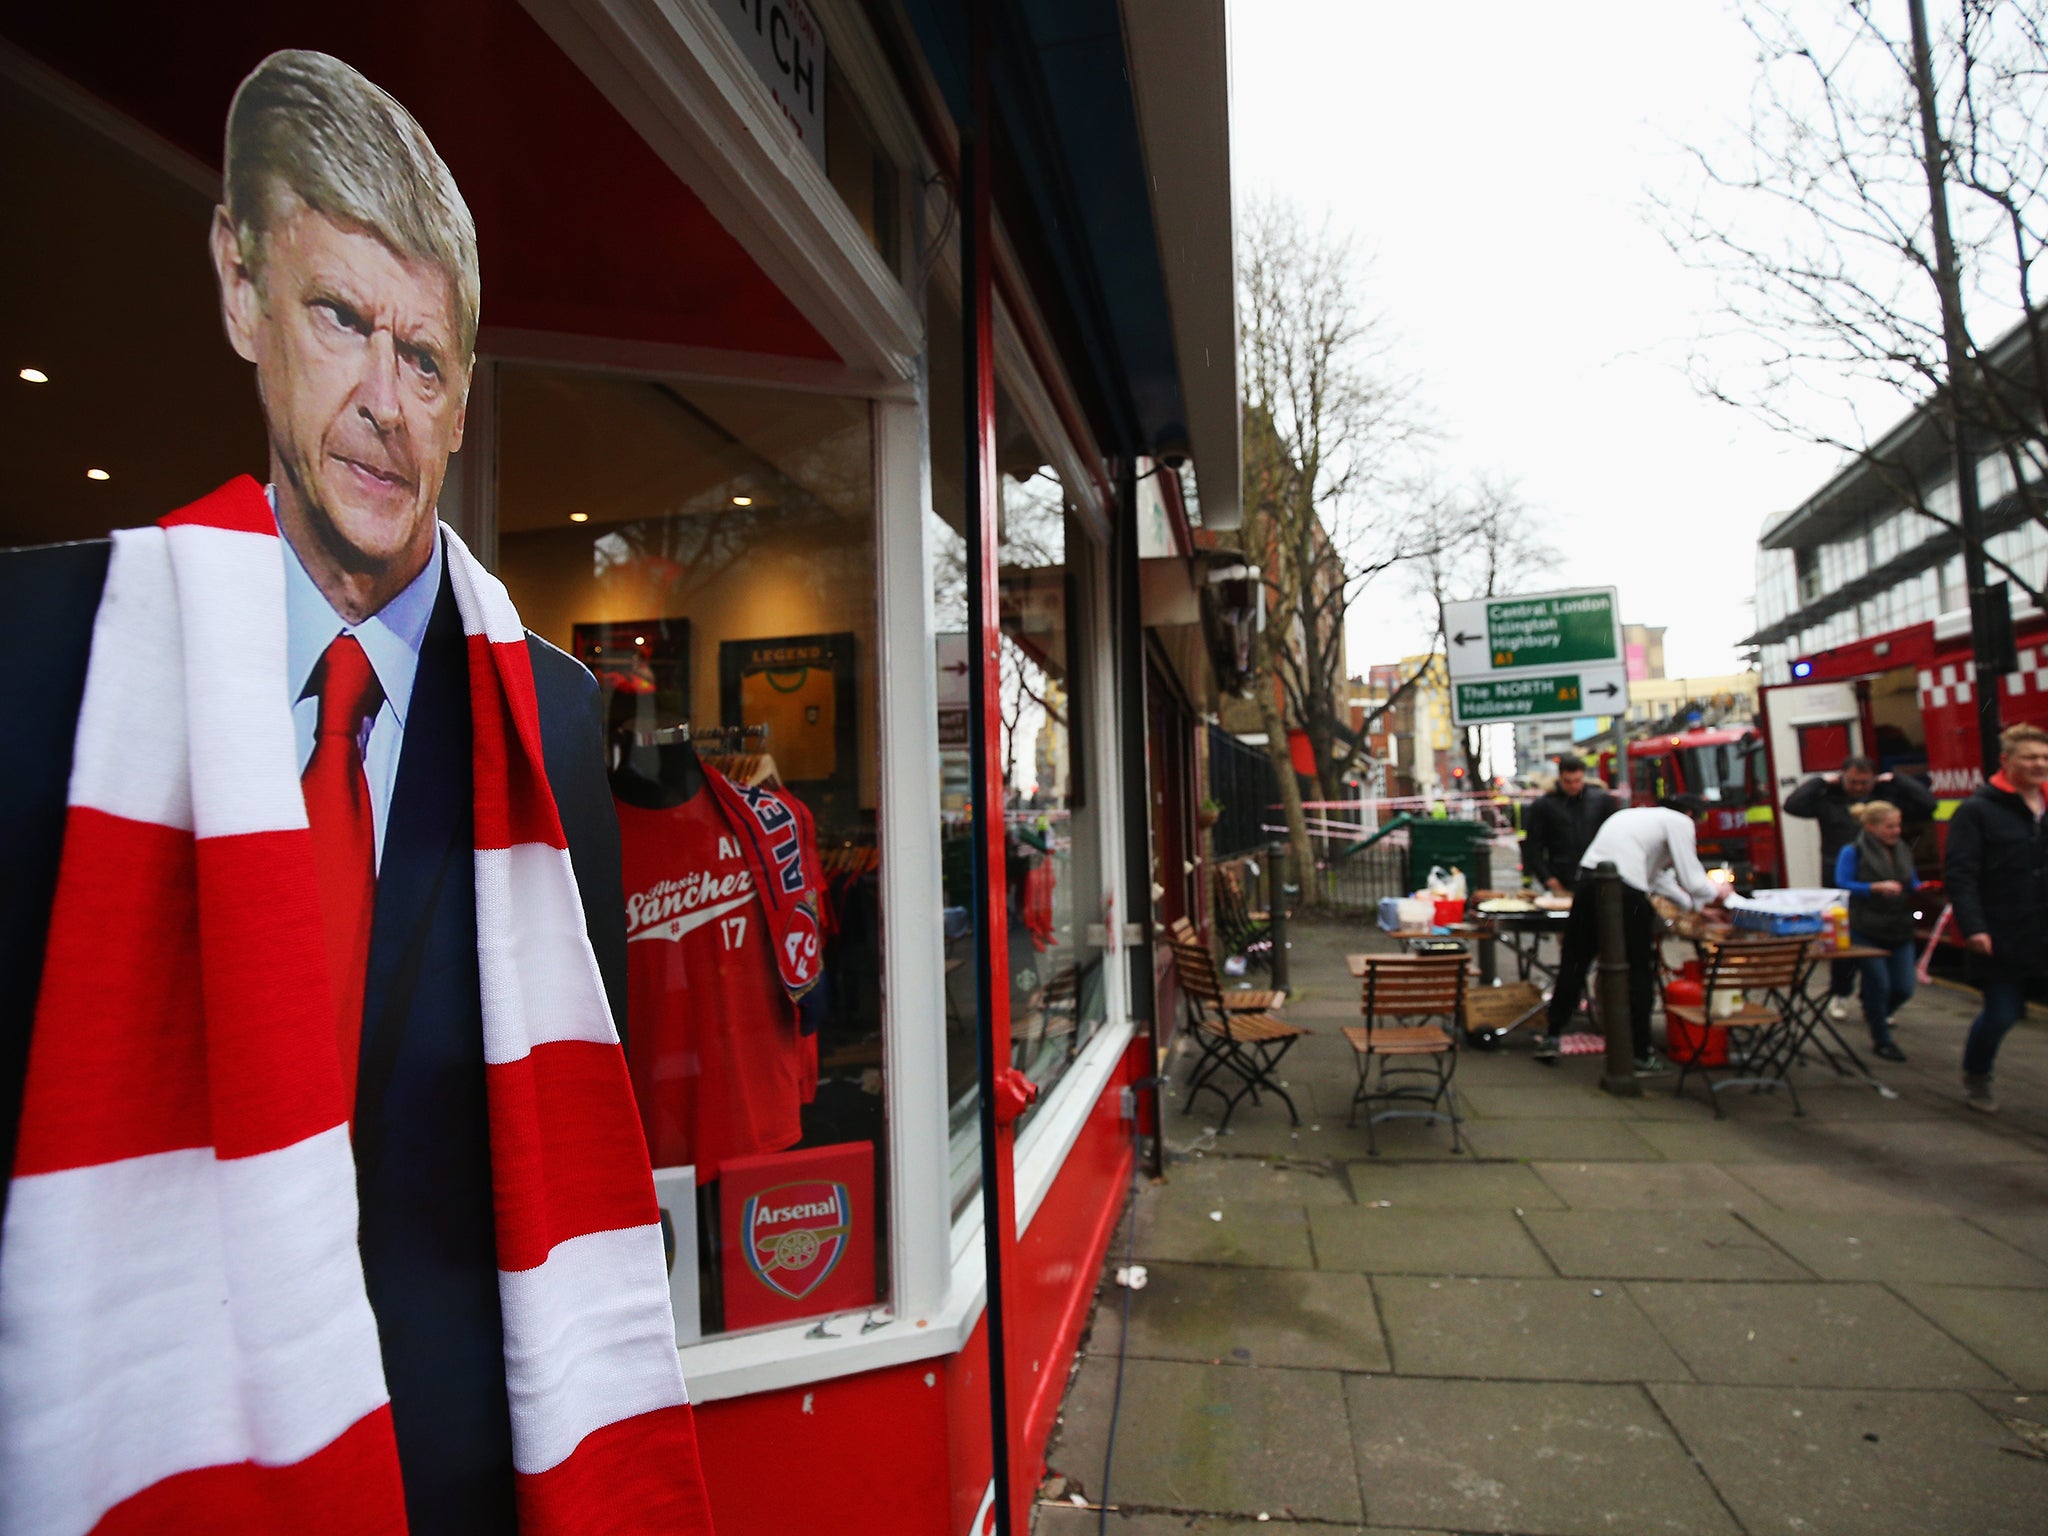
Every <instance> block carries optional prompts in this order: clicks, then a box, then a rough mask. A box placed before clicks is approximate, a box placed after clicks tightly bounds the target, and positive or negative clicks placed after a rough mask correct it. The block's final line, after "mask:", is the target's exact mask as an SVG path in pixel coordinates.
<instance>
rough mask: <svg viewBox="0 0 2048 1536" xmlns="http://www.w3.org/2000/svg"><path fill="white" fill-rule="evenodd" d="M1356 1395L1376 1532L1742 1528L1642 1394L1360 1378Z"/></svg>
mask: <svg viewBox="0 0 2048 1536" xmlns="http://www.w3.org/2000/svg"><path fill="white" fill-rule="evenodd" d="M1345 1393H1346V1396H1347V1397H1348V1398H1349V1400H1350V1405H1351V1425H1352V1435H1353V1438H1354V1439H1355V1441H1356V1443H1357V1447H1358V1470H1359V1478H1360V1480H1361V1481H1362V1482H1363V1483H1364V1485H1365V1488H1366V1509H1367V1514H1368V1515H1369V1516H1370V1518H1371V1520H1372V1522H1373V1528H1374V1529H1375V1530H1377V1529H1378V1528H1379V1527H1381V1526H1382V1525H1406V1526H1413V1527H1420V1528H1424V1529H1430V1530H1454V1531H1512V1532H1520V1533H1525V1536H1620V1533H1624V1532H1625V1533H1628V1536H1650V1533H1658V1536H1733V1533H1734V1532H1735V1531H1736V1529H1737V1527H1736V1525H1735V1522H1734V1521H1733V1520H1732V1519H1730V1518H1729V1515H1728V1511H1727V1510H1726V1509H1725V1508H1724V1507H1723V1506H1722V1504H1721V1501H1720V1500H1719V1499H1718V1498H1717V1497H1716V1496H1715V1494H1714V1490H1713V1488H1712V1487H1711V1486H1710V1485H1709V1484H1708V1482H1707V1480H1706V1479H1705V1478H1704V1477H1703V1476H1702V1475H1701V1474H1700V1472H1699V1469H1698V1468H1697V1467H1695V1466H1694V1465H1693V1463H1692V1461H1691V1459H1690V1458H1689V1457H1688V1456H1687V1454H1686V1451H1685V1447H1684V1446H1682V1445H1681V1444H1679V1442H1678V1440H1677V1439H1676V1438H1675V1437H1674V1436H1673V1435H1672V1433H1671V1431H1670V1429H1669V1428H1668V1427H1667V1426H1666V1424H1665V1422H1664V1418H1663V1415H1662V1414H1661V1413H1659V1412H1658V1410H1657V1408H1656V1407H1655V1405H1654V1404H1652V1403H1651V1401H1650V1400H1649V1398H1648V1397H1646V1396H1645V1395H1644V1393H1643V1390H1642V1389H1641V1388H1640V1387H1628V1386H1621V1387H1607V1386H1585V1385H1533V1384H1529V1383H1524V1382H1480V1381H1413V1380H1403V1379H1401V1378H1398V1377H1391V1376H1374V1377H1356V1376H1354V1377H1350V1378H1348V1379H1347V1380H1346V1382H1345Z"/></svg>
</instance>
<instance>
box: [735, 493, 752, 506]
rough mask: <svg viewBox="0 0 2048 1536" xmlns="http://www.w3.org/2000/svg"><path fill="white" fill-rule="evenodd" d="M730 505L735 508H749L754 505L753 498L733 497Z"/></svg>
mask: <svg viewBox="0 0 2048 1536" xmlns="http://www.w3.org/2000/svg"><path fill="white" fill-rule="evenodd" d="M732 504H733V505H734V506H736V507H751V506H752V505H753V504H754V498H753V497H751V496H735V497H733V499H732Z"/></svg>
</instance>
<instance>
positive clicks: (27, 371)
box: [21, 368, 50, 384]
mask: <svg viewBox="0 0 2048 1536" xmlns="http://www.w3.org/2000/svg"><path fill="white" fill-rule="evenodd" d="M21 376H22V378H23V379H24V380H25V381H26V382H28V383H30V384H47V383H49V382H50V376H49V375H48V374H47V373H45V372H43V370H42V369H40V368H24V369H22V370H21Z"/></svg>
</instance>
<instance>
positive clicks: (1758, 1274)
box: [1524, 1211, 1812, 1280]
mask: <svg viewBox="0 0 2048 1536" xmlns="http://www.w3.org/2000/svg"><path fill="white" fill-rule="evenodd" d="M1524 1221H1525V1222H1526V1223H1527V1225H1528V1228H1529V1231H1530V1232H1531V1233H1532V1234H1533V1235H1534V1236H1535V1238H1536V1241H1537V1242H1538V1243H1540V1244H1542V1245H1543V1250H1544V1252H1546V1253H1548V1254H1549V1255H1550V1258H1551V1261H1552V1262H1553V1263H1555V1264H1556V1265H1557V1268H1558V1272H1559V1273H1560V1274H1564V1275H1575V1276H1582V1277H1585V1278H1589V1279H1617V1280H1619V1279H1628V1280H1808V1279H1811V1278H1812V1276H1811V1275H1810V1274H1808V1273H1807V1271H1806V1270H1805V1269H1803V1268H1801V1267H1800V1266H1799V1265H1798V1264H1797V1263H1795V1262H1794V1261H1793V1260H1792V1259H1789V1258H1787V1257H1786V1256H1785V1255H1784V1254H1783V1253H1781V1252H1779V1250H1778V1248H1777V1247H1776V1246H1775V1245H1773V1244H1772V1242H1771V1241H1770V1240H1769V1239H1768V1238H1766V1237H1762V1236H1759V1235H1758V1234H1757V1232H1756V1231H1755V1230H1754V1229H1753V1228H1751V1227H1748V1226H1745V1225H1744V1224H1743V1223H1742V1222H1741V1221H1739V1220H1737V1219H1736V1218H1735V1217H1734V1216H1733V1215H1730V1214H1729V1213H1728V1212H1726V1211H1531V1212H1530V1213H1529V1214H1528V1215H1527V1216H1526V1217H1525V1218H1524Z"/></svg>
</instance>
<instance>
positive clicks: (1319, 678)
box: [1238, 201, 1427, 903]
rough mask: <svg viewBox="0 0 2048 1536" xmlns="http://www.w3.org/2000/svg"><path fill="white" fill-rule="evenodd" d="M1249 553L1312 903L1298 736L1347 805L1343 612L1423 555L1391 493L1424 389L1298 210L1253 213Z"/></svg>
mask: <svg viewBox="0 0 2048 1536" xmlns="http://www.w3.org/2000/svg"><path fill="white" fill-rule="evenodd" d="M1241 241H1242V246H1241V250H1240V252H1239V258H1238V277H1239V316H1238V320H1239V327H1240V330H1241V334H1242V349H1243V369H1244V390H1245V409H1244V462H1245V518H1244V540H1245V547H1246V551H1247V553H1248V554H1249V555H1250V557H1251V559H1252V560H1253V561H1254V562H1255V563H1256V564H1258V565H1259V567H1260V570H1261V573H1262V576H1263V579H1264V582H1265V587H1266V603H1267V624H1266V628H1265V630H1264V632H1263V633H1262V634H1261V635H1260V637H1259V640H1258V642H1257V650H1256V654H1255V656H1254V658H1253V660H1254V665H1253V677H1254V680H1255V681H1254V691H1255V694H1256V698H1257V702H1258V704H1259V708H1260V711H1261V713H1262V715H1263V717H1264V724H1265V728H1266V740H1267V744H1268V751H1269V752H1270V753H1271V754H1272V758H1273V767H1274V772H1275V775H1276V777H1277V778H1278V779H1279V782H1280V792H1281V800H1282V804H1283V807H1284V809H1285V812H1286V817H1287V829H1288V844H1289V848H1290V851H1291V855H1292V858H1293V861H1294V866H1295V872H1296V876H1297V882H1298V883H1299V884H1300V885H1301V887H1302V890H1303V893H1304V897H1305V899H1306V900H1308V901H1309V902H1311V903H1313V902H1314V901H1316V900H1317V899H1318V896H1317V888H1316V882H1315V881H1313V880H1311V879H1308V878H1305V877H1306V876H1307V875H1308V874H1309V873H1310V872H1312V871H1313V869H1314V867H1315V863H1314V850H1313V848H1312V846H1311V845H1310V842H1309V836H1308V829H1307V820H1306V816H1305V814H1304V810H1303V805H1302V799H1301V792H1300V786H1299V784H1298V782H1297V780H1296V778H1295V772H1294V761H1293V755H1292V752H1291V751H1290V747H1289V732H1290V729H1291V728H1294V727H1299V728H1300V729H1301V730H1303V731H1304V732H1305V733H1306V734H1307V737H1308V740H1309V745H1310V748H1311V750H1312V752H1313V754H1314V757H1315V777H1316V780H1317V782H1318V784H1319V786H1320V793H1321V794H1322V796H1323V798H1325V799H1333V798H1335V790H1336V783H1337V773H1338V770H1337V758H1338V751H1339V744H1340V738H1341V737H1343V736H1344V735H1345V734H1346V733H1347V727H1346V726H1345V723H1344V721H1343V720H1342V718H1341V716H1340V714H1339V709H1340V703H1339V697H1338V694H1339V689H1340V688H1341V687H1342V685H1343V682H1344V677H1345V665H1344V614H1345V611H1346V610H1347V609H1348V608H1349V607H1350V605H1351V603H1352V602H1353V601H1355V600H1356V598H1357V597H1358V594H1359V592H1360V591H1361V590H1362V589H1363V588H1364V587H1365V586H1366V585H1367V584H1368V583H1370V582H1371V581H1372V580H1373V579H1374V578H1375V577H1377V576H1379V575H1381V574H1383V573H1384V572H1386V571H1387V570H1389V569H1391V568H1392V567H1394V566H1396V565H1398V564H1400V563H1402V562H1403V561H1406V560H1409V559H1412V558H1414V557H1415V556H1416V554H1418V553H1419V552H1420V549H1421V548H1422V542H1421V541H1419V540H1418V538H1417V535H1416V531H1415V529H1414V528H1413V527H1412V526H1411V525H1410V524H1409V522H1408V521H1407V520H1406V519H1404V518H1402V517H1400V516H1398V515H1397V513H1396V511H1395V509H1394V508H1393V507H1392V505H1391V504H1390V502H1389V501H1388V500H1387V498H1386V497H1385V495H1384V492H1385V491H1386V490H1387V489H1388V488H1389V487H1390V486H1391V485H1392V484H1393V483H1394V482H1395V480H1396V479H1397V478H1398V475H1399V471H1400V468H1401V466H1402V464H1403V462H1404V455H1405V454H1406V453H1407V452H1408V451H1409V450H1411V449H1412V448H1414V447H1415V446H1416V445H1417V444H1418V443H1419V442H1420V441H1421V440H1422V439H1423V438H1425V437H1426V436H1427V433H1426V431H1425V429H1424V428H1423V427H1422V425H1421V424H1420V421H1419V419H1418V417H1417V415H1416V413H1415V410H1414V405H1413V400H1414V393H1415V391H1414V386H1413V383H1412V381H1411V380H1409V379H1408V378H1406V377H1404V376H1403V375H1402V374H1401V373H1400V372H1399V371H1398V370H1397V369H1396V368H1395V366H1394V364H1393V361H1392V357H1391V351H1390V349H1391V345H1392V338H1391V336H1390V334H1389V331H1388V327H1387V325H1386V322H1385V319H1384V317H1382V316H1381V315H1379V314H1378V313H1376V312H1374V311H1372V310H1370V309H1368V308H1367V307H1366V306H1365V303H1364V300H1363V296H1362V291H1361V279H1360V273H1359V262H1358V259H1357V257H1356V254H1355V252H1354V251H1353V249H1352V245H1351V242H1350V240H1348V239H1347V238H1345V237H1343V236H1341V235H1338V234H1336V233H1334V232H1333V231H1332V230H1331V229H1330V228H1329V226H1328V225H1327V224H1324V225H1320V226H1313V227H1312V226H1310V225H1309V224H1308V223H1307V222H1306V221H1305V220H1304V219H1303V217H1302V215H1301V213H1300V212H1299V211H1298V210H1297V209H1295V208H1293V207H1292V206H1290V205H1288V204H1285V203H1279V202H1272V201H1267V202H1262V203H1257V204H1254V205H1253V206H1252V207H1251V208H1250V209H1249V210H1248V212H1247V216H1246V217H1245V219H1244V221H1243V225H1242V230H1241Z"/></svg>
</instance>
